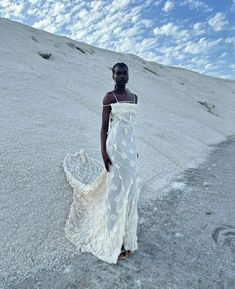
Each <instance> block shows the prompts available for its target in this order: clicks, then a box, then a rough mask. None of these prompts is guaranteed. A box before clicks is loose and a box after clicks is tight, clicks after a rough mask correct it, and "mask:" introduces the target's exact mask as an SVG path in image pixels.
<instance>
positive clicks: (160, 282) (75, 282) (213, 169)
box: [0, 138, 235, 289]
mask: <svg viewBox="0 0 235 289" xmlns="http://www.w3.org/2000/svg"><path fill="white" fill-rule="evenodd" d="M182 183H183V184H184V185H185V187H183V186H181V187H183V189H172V190H171V191H170V192H169V194H168V195H167V196H165V197H164V198H163V199H162V200H156V201H152V202H150V203H145V204H144V205H143V206H141V207H140V208H139V224H138V237H139V241H138V244H139V250H138V251H136V252H135V254H134V256H132V257H130V258H128V259H126V260H120V261H119V262H118V264H114V265H110V264H107V263H105V262H103V261H101V260H99V259H97V258H96V257H94V256H93V255H91V254H88V253H83V254H81V255H79V256H77V257H74V258H72V259H68V260H64V262H63V263H61V264H60V266H57V267H55V268H54V269H53V270H50V271H47V270H45V271H43V270H42V271H38V272H36V273H34V274H33V275H31V276H30V277H29V278H27V279H26V280H21V281H14V284H13V283H10V281H7V280H5V283H2V284H3V285H2V286H3V287H2V288H7V289H36V288H45V289H49V288H50V289H85V288H87V289H88V288H89V289H96V288H97V289H98V288H99V289H101V288H104V289H109V288H110V289H111V288H112V289H116V288H131V289H135V288H136V289H137V288H138V289H139V288H146V289H147V288H148V289H150V288H151V289H191V288H192V289H234V288H235V138H230V139H229V140H228V141H226V142H223V143H221V144H219V145H217V146H215V148H214V151H212V152H211V154H210V155H209V156H208V159H207V161H206V162H205V163H203V164H201V165H200V166H199V167H198V168H196V169H195V168H194V169H192V168H191V169H188V170H187V171H185V172H184V174H183V175H181V176H180V177H179V178H178V179H176V180H175V188H177V187H180V184H181V185H182ZM177 184H179V186H177ZM152 193H154V192H152ZM0 288H1V285H0Z"/></svg>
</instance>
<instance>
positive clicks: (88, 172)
mask: <svg viewBox="0 0 235 289" xmlns="http://www.w3.org/2000/svg"><path fill="white" fill-rule="evenodd" d="M111 107H112V110H111V112H110V121H109V130H108V136H107V140H106V150H107V153H108V155H109V157H110V159H111V161H112V165H111V166H110V171H109V172H107V171H106V169H105V168H104V164H101V163H99V162H97V161H96V160H94V159H93V158H91V157H89V156H88V154H87V153H85V151H84V150H81V151H80V152H79V153H76V154H75V155H71V154H67V156H66V157H65V159H64V162H63V165H64V170H65V173H66V176H67V179H68V182H69V183H70V185H71V186H72V188H73V191H74V195H73V203H72V206H71V210H70V213H69V217H68V219H67V222H66V226H65V235H66V237H67V238H68V239H69V240H70V242H72V243H73V244H74V245H75V246H76V247H77V249H78V250H79V251H81V252H90V253H92V254H93V255H94V256H96V257H97V258H99V259H101V260H104V261H106V262H108V263H117V261H118V256H119V254H120V252H121V246H122V244H124V248H125V249H126V250H131V251H135V250H137V249H138V244H137V220H138V212H137V203H138V199H139V192H140V189H139V186H138V177H137V176H138V159H137V149H136V134H135V122H136V115H137V111H138V105H137V104H133V103H127V102H123V103H121V102H117V103H113V104H111Z"/></svg>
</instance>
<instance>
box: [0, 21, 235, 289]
mask: <svg viewBox="0 0 235 289" xmlns="http://www.w3.org/2000/svg"><path fill="white" fill-rule="evenodd" d="M0 35H1V46H0V75H1V77H0V106H1V110H0V131H1V137H0V157H1V162H0V190H1V194H0V232H1V237H0V260H1V262H0V280H8V281H9V280H14V282H19V281H20V280H23V279H24V277H27V276H35V274H40V273H37V272H40V270H46V272H47V271H48V272H50V270H51V268H56V266H58V268H60V266H61V264H62V263H63V262H64V261H63V260H66V259H67V260H73V258H74V260H75V261H74V262H75V263H76V260H77V259H76V258H77V257H76V256H75V255H76V252H75V250H74V248H73V246H72V245H70V243H69V242H68V241H67V240H66V239H65V237H64V224H65V221H66V218H67V216H68V213H69V209H70V205H71V202H72V192H71V189H70V187H69V185H68V183H67V182H66V177H65V175H64V173H63V168H62V161H63V158H64V156H65V155H66V154H67V153H68V152H69V153H73V152H76V151H79V150H80V149H82V148H85V150H86V152H88V153H89V154H90V155H92V156H93V157H96V158H97V159H100V160H101V155H100V126H101V110H102V99H103V96H104V94H105V92H107V91H109V90H111V89H112V87H113V84H112V78H111V67H112V66H113V65H114V64H115V63H116V62H120V61H123V62H126V63H127V65H128V66H129V67H130V82H129V84H128V87H129V89H130V90H131V91H133V92H135V93H137V95H138V96H139V118H138V123H137V131H136V133H137V140H138V144H137V145H138V148H139V155H140V176H141V177H142V183H143V186H144V187H143V190H142V192H141V197H140V209H141V210H142V209H144V208H145V207H146V206H150V207H149V208H150V209H151V208H152V207H151V206H154V204H155V202H160V201H161V199H163V200H164V199H165V197H167V196H168V194H169V190H168V188H169V185H170V184H171V181H172V180H173V179H174V178H175V177H177V176H178V175H180V174H181V173H182V172H183V171H184V170H185V169H187V168H189V167H191V168H192V167H196V166H197V165H198V164H200V163H202V162H203V161H204V160H205V159H206V157H207V156H208V153H209V152H210V150H211V147H209V145H210V144H215V143H219V142H221V141H224V140H226V137H227V136H230V135H235V121H234V120H235V109H234V107H235V82H234V81H229V80H221V79H216V78H210V77H207V76H203V75H200V74H198V73H194V72H191V71H188V70H184V69H179V68H172V67H166V66H162V65H159V64H157V63H152V62H147V61H144V60H143V59H141V58H139V57H137V56H135V55H131V54H129V55H127V54H118V53H114V52H111V51H106V50H102V49H98V48H95V47H92V46H89V45H86V44H84V43H79V42H76V41H73V40H71V39H69V38H66V37H58V36H56V35H52V34H50V33H46V32H43V31H39V30H36V29H32V28H30V27H28V26H25V25H21V24H19V23H16V22H12V21H9V20H6V19H0ZM76 47H78V48H76ZM81 50H82V51H83V52H84V53H83V52H81ZM41 52H43V53H51V54H52V56H51V58H50V59H44V58H42V57H41V56H40V55H39V53H41ZM198 101H200V102H202V103H203V102H204V105H202V104H200V103H199V102H198ZM205 102H206V103H205ZM206 106H207V107H206ZM173 185H174V187H175V188H179V189H182V188H184V186H183V185H182V183H174V184H173ZM173 196H174V194H172V196H171V195H170V196H169V198H171V197H173ZM163 204H164V201H163ZM218 205H219V204H218ZM151 213H153V214H154V211H151ZM183 217H184V216H183ZM154 218H155V217H154ZM140 230H141V228H140ZM146 230H147V227H146ZM156 232H158V230H157V231H156ZM140 234H141V231H140ZM156 235H157V233H156ZM140 236H141V235H140ZM142 238H143V239H145V242H148V234H146V235H145V236H143V234H142ZM140 246H141V244H140ZM142 246H144V247H146V245H145V243H142ZM146 249H148V247H147V248H146ZM79 258H82V259H80V260H84V263H83V262H81V263H80V265H79V266H80V268H82V269H81V272H82V270H86V266H87V264H88V263H87V262H90V261H89V260H92V262H95V264H98V265H94V268H97V267H96V266H101V270H102V268H106V269H105V270H111V271H112V269H107V268H108V267H107V266H106V265H104V264H103V265H100V264H101V263H100V262H99V261H98V260H97V261H93V260H94V259H93V257H92V256H89V257H87V256H86V257H85V256H82V257H79ZM87 258H88V261H86V260H87ZM141 258H142V257H140V260H141ZM149 258H151V257H149ZM156 259H157V258H156ZM157 260H158V259H157ZM68 262H70V261H68ZM130 262H131V261H130ZM134 263H135V262H134ZM135 264H136V263H135ZM102 266H104V267H102ZM124 266H125V265H124ZM110 268H113V267H112V266H111V267H110ZM83 272H85V271H83ZM114 272H115V271H114ZM93 273H95V269H94V271H93ZM113 274H115V273H113ZM133 274H134V272H133ZM84 278H85V277H84ZM84 280H85V279H84ZM84 282H85V281H84ZM94 282H95V281H94ZM117 282H118V281H117ZM124 288H125V287H124Z"/></svg>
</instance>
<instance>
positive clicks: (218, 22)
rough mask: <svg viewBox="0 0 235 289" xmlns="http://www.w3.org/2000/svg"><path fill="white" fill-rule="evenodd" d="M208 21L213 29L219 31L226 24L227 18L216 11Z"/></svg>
mask: <svg viewBox="0 0 235 289" xmlns="http://www.w3.org/2000/svg"><path fill="white" fill-rule="evenodd" d="M208 23H209V25H210V26H211V27H212V29H213V30H214V31H220V30H222V29H223V28H224V26H225V25H227V24H228V20H227V19H226V16H225V14H224V13H222V12H218V13H216V14H215V16H214V17H212V18H210V19H209V21H208Z"/></svg>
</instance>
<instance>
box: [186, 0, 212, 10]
mask: <svg viewBox="0 0 235 289" xmlns="http://www.w3.org/2000/svg"><path fill="white" fill-rule="evenodd" d="M181 5H187V6H188V7H189V8H190V9H196V10H199V9H204V10H205V11H211V10H212V8H210V7H209V6H208V5H207V4H206V3H205V2H203V1H200V0H184V1H182V2H181Z"/></svg>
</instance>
